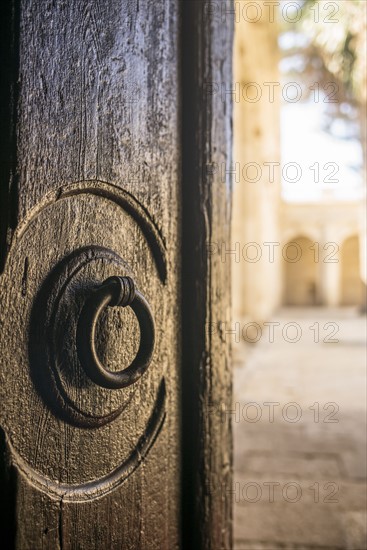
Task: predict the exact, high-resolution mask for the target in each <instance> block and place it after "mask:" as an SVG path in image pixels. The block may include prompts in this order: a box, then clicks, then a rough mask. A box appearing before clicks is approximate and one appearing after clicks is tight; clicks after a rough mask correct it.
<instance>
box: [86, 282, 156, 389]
mask: <svg viewBox="0 0 367 550" xmlns="http://www.w3.org/2000/svg"><path fill="white" fill-rule="evenodd" d="M107 306H110V307H113V306H122V307H126V306H130V307H131V309H132V310H133V311H134V313H135V315H136V317H137V319H138V322H139V328H140V344H139V349H138V352H137V354H136V356H135V358H134V359H133V361H132V363H131V364H130V365H129V366H128V367H127V368H125V369H123V370H120V371H117V372H113V371H110V370H108V369H106V368H105V367H104V366H103V364H102V363H101V361H100V360H99V358H98V355H97V352H96V349H95V332H96V325H97V321H98V319H99V317H100V315H101V313H102V311H103V310H104V309H105V308H106V307H107ZM154 343H155V326H154V319H153V315H152V312H151V309H150V306H149V304H148V302H147V300H146V299H145V298H144V296H143V295H142V294H141V293H140V292H139V291H138V290H137V289H136V287H135V283H134V281H133V279H132V278H131V277H117V276H116V277H109V278H108V279H106V280H105V281H104V282H103V283H102V284H101V285H100V286H99V287H98V288H97V289H96V290H95V291H94V292H93V293H92V294H91V296H90V298H88V300H87V301H86V302H85V304H84V306H83V308H82V311H81V313H80V316H79V320H78V325H77V331H76V347H77V353H78V357H79V361H80V363H81V365H82V367H83V369H84V371H85V373H86V374H87V376H88V377H89V378H90V379H91V380H92V381H93V382H95V383H96V384H98V385H99V386H102V387H103V388H108V389H120V388H126V387H127V386H130V385H131V384H134V383H135V382H136V381H137V380H138V379H139V378H140V377H141V376H142V375H143V374H144V373H145V371H146V370H147V368H148V367H149V365H150V362H151V360H152V356H153V351H154Z"/></svg>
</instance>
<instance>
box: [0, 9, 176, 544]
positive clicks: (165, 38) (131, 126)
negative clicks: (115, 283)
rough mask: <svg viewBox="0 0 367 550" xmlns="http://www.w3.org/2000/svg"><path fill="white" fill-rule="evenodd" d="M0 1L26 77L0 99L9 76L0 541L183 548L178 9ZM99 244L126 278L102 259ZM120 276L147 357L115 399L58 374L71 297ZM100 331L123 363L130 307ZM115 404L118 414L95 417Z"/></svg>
mask: <svg viewBox="0 0 367 550" xmlns="http://www.w3.org/2000/svg"><path fill="white" fill-rule="evenodd" d="M9 4H12V5H13V6H15V8H16V9H17V10H18V13H19V28H15V29H14V32H15V33H18V34H19V67H14V66H13V67H12V71H11V72H10V73H8V79H9V82H10V83H8V88H7V89H8V91H9V90H10V89H11V86H15V85H16V83H14V78H18V77H17V76H16V73H17V71H18V70H19V101H18V103H17V109H16V125H17V126H16V127H17V133H16V143H15V144H13V145H11V146H12V147H13V146H14V147H15V151H16V157H15V158H14V162H13V164H14V167H15V172H14V170H13V168H12V166H7V170H6V174H4V172H2V176H3V177H4V178H5V177H6V178H7V181H2V186H3V185H4V186H5V187H2V188H3V189H4V193H3V195H4V201H5V202H4V203H3V206H2V208H3V212H8V210H9V205H10V204H16V207H17V208H16V209H15V210H14V211H15V212H17V218H16V220H15V221H16V223H13V224H11V223H10V221H9V220H10V216H7V218H6V219H5V218H4V224H3V225H4V226H5V225H6V226H7V227H3V226H2V229H1V230H2V233H4V231H5V229H7V232H8V241H9V240H10V239H11V246H10V249H9V250H7V246H6V241H5V238H3V239H2V251H3V253H5V252H7V254H6V262H5V268H4V271H3V274H2V275H1V283H0V284H1V304H0V324H1V334H0V361H1V369H0V424H1V427H2V429H3V430H4V436H3V444H2V445H3V448H6V449H7V453H8V454H7V457H8V458H7V460H6V461H5V460H3V461H2V470H3V475H2V479H1V482H0V483H1V494H2V496H3V495H5V494H11V495H12V496H13V505H12V504H11V503H9V506H10V507H11V508H13V514H14V517H13V516H11V513H10V516H9V514H7V516H5V515H3V517H2V529H1V531H2V535H1V536H2V540H3V541H4V540H5V537H6V536H8V539H9V540H8V543H7V544H8V547H9V548H10V547H16V548H19V549H29V550H38V549H41V548H42V549H46V548H49V549H52V550H54V549H57V548H60V549H88V550H90V549H93V548H95V549H102V548H111V549H113V548H118V549H121V548H123V549H131V550H133V549H134V550H135V549H137V548H141V549H144V548H145V549H149V550H151V549H154V548H156V549H167V550H172V549H173V548H177V547H178V545H179V535H180V533H179V503H180V498H179V482H180V479H179V464H180V437H179V405H178V393H179V385H178V376H179V358H178V345H179V340H180V326H179V316H178V308H177V303H178V301H179V297H178V274H179V272H178V269H177V266H178V265H179V262H178V254H179V237H178V216H179V196H178V195H179V191H180V186H179V175H180V172H179V171H180V146H179V138H180V135H179V121H178V115H179V111H178V108H177V106H178V105H179V98H178V94H179V80H178V61H179V55H178V23H179V18H178V2H176V1H170V2H166V1H165V0H159V1H157V2H150V1H149V0H111V1H108V2H105V1H103V0H68V1H65V0H60V1H57V2H51V1H46V0H44V1H38V0H22V1H21V2H19V3H18V2H14V4H13V3H11V2H10V3H9ZM12 79H13V81H11V80H12ZM8 119H9V124H8V126H9V127H11V124H12V123H13V122H14V121H13V120H11V117H10V114H9V117H8ZM2 138H3V140H4V141H7V140H8V141H9V136H6V135H5V134H4V133H3V134H2ZM9 147H10V145H9ZM9 179H10V180H11V185H10V184H9ZM15 226H16V228H15ZM82 247H85V248H86V249H87V251H88V252H86V253H85V254H84V256H83V253H81V257H80V258H81V259H80V261H81V262H82V264H83V266H82V268H81V270H80V271H79V272H78V274H77V275H75V276H74V275H73V276H72V274H70V281H69V283H70V284H69V283H68V284H69V286H68V287H67V293H69V294H67V295H66V298H65V295H64V294H63V295H62V296H63V297H62V300H61V302H60V304H58V302H57V299H55V300H56V301H55V300H54V301H53V302H52V303H51V302H50V301H47V298H45V297H44V296H43V295H41V298H39V292H40V289H41V288H43V289H44V288H46V290H45V291H44V293H45V294H47V292H48V291H49V290H50V292H51V291H52V292H54V295H55V296H56V295H57V292H58V291H59V290H58V287H57V285H58V284H59V282H58V281H56V282H55V280H54V281H53V282H52V281H51V282H50V284H49V286H47V285H46V287H45V286H44V285H45V280H47V277H48V276H49V274H50V272H53V270H54V268H55V266H57V265H60V262H61V261H62V260H64V259H65V258H67V257H68V256H69V255H70V254H74V253H75V250H77V249H80V248H82ZM98 247H104V248H107V249H109V250H111V251H113V252H114V253H116V254H118V255H119V256H120V257H121V258H122V260H123V262H125V263H124V266H125V267H124V268H122V267H121V265H120V264H119V263H118V262H117V263H116V262H115V263H114V261H113V260H111V259H110V257H109V256H108V254H107V256H108V257H99V256H98V254H99V252H98V251H99V248H98ZM88 254H89V255H90V257H88V258H87V256H88ZM116 261H117V260H116ZM83 262H84V263H83ZM88 262H89V263H88ZM68 265H69V264H68ZM70 265H71V264H70ZM68 269H69V268H67V269H66V272H65V273H66V275H67V274H68ZM70 269H71V268H70ZM117 269H119V270H120V271H119V272H118V273H116V270H117ZM121 270H122V271H124V272H125V273H130V274H132V275H133V276H134V278H135V279H136V281H137V283H138V286H139V289H140V290H141V291H142V292H143V293H144V294H145V296H146V297H147V299H148V301H149V302H150V304H151V307H152V309H153V312H154V317H155V321H156V326H157V344H156V351H155V355H154V359H153V362H152V365H151V366H150V368H149V370H148V372H147V373H146V375H145V376H144V377H143V378H142V379H141V380H140V381H138V382H137V383H136V384H134V385H133V386H132V387H131V388H129V389H127V390H116V392H113V391H108V390H102V389H99V388H96V387H94V386H93V385H91V384H90V383H89V381H88V380H87V379H86V378H85V376H83V373H80V372H79V371H78V372H77V371H75V372H76V374H75V373H74V374H75V376H74V375H73V376H74V377H73V376H71V375H70V373H68V370H67V369H68V368H69V370H70V369H71V366H72V367H73V368H74V366H75V368H76V369H77V366H76V363H75V361H76V359H75V353H74V354H73V350H72V345H71V344H70V342H71V340H72V338H73V331H75V319H73V318H72V314H71V312H72V310H73V307H74V305H75V304H74V301H73V292H74V291H75V289H78V288H84V285H87V286H88V284H89V285H90V284H91V282H92V283H96V282H99V281H101V280H103V279H104V278H105V277H106V276H109V275H112V274H119V275H121V274H122V275H123V274H124V273H121ZM66 275H65V277H66ZM73 277H74V278H73ZM51 283H52V284H51ZM47 284H48V283H47ZM52 285H53V286H52ZM55 285H56V286H55ZM73 285H74V286H73ZM75 292H76V291H75ZM37 297H38V298H37ZM37 300H38V301H37ZM67 300H69V304H70V308H68V307H67V306H68V304H67ZM75 303H76V302H75ZM55 304H56V305H55ZM37 307H39V310H37ZM34 308H36V310H35V309H34ZM42 308H43V310H42ZM53 308H55V311H56V310H57V315H62V314H63V313H64V314H65V315H66V314H67V313H68V311H69V313H70V319H69V321H70V322H69V324H68V325H65V338H63V335H62V334H61V335H60V331H61V329H60V327H59V328H58V329H57V330H58V331H59V333H58V339H57V345H56V347H57V346H59V348H58V354H59V357H60V361H61V367H60V366H58V365H54V366H53V367H52V368H51V367H50V368H48V367H49V366H48V364H47V358H48V359H50V356H51V355H52V354H51V355H50V354H49V355H47V353H46V352H45V353H44V352H43V350H42V341H43V340H42V338H45V341H47V334H48V333H47V332H45V333H43V332H42V330H43V328H42V327H41V326H39V325H40V324H41V322H40V321H39V320H40V319H41V318H43V317H46V318H47V319H48V318H49V317H51V313H52V314H53V312H54V309H53ZM57 308H59V309H57ZM60 308H64V309H63V310H61V309H60ZM35 311H36V312H35ZM42 311H43V313H42ZM55 315H56V314H55ZM42 316H43V317H42ZM60 326H62V325H60ZM116 327H117V329H118V330H117V329H116ZM98 336H99V343H98V347H99V351H100V353H101V356H103V359H104V361H105V362H106V363H107V364H110V365H111V368H113V366H114V362H115V363H116V364H115V368H118V369H121V368H122V366H124V365H126V366H127V364H128V362H129V359H131V356H132V355H133V351H134V346H135V345H136V340H137V339H138V332H137V329H136V323H135V324H134V319H133V318H132V316H131V315H130V316H129V313H128V311H126V310H122V308H109V311H108V313H107V314H106V315H105V319H104V323H103V326H101V328H100V331H99V335H98ZM65 342H67V343H65ZM37 346H38V347H37ZM63 346H64V347H63ZM45 347H46V343H45ZM44 355H45V357H44ZM63 362H64V363H65V364H66V363H67V368H66V367H65V364H63ZM53 368H55V369H56V370H55V372H56V371H57V369H61V370H60V372H61V374H60V378H61V382H60V384H61V385H62V388H63V391H64V392H65V395H66V397H65V399H64V400H62V399H61V400H60V403H58V406H57V407H56V400H55V402H54V403H53V402H52V396H53V394H52V393H51V394H50V395H51V397H50V395H48V393H47V392H48V389H49V387H51V386H52V376H53V374H52V373H53V372H54V371H53V370H52V369H53ZM65 368H66V370H65ZM63 369H64V370H63ZM163 379H164V382H165V388H166V395H165V397H164V395H163V393H162V386H161V384H162V381H163ZM162 395H163V397H162ZM68 399H70V400H71V403H72V405H71V406H70V407H69V408H68V406H66V404H67V401H68ZM121 404H122V405H123V407H124V409H123V411H122V412H121V414H119V415H118V416H117V417H116V418H114V419H112V420H110V421H108V422H106V423H102V424H101V423H99V421H96V419H95V417H96V416H98V415H102V416H103V415H108V414H109V413H110V412H113V411H114V410H116V408H117V407H118V406H119V405H121ZM54 405H55V406H54ZM73 408H79V409H80V410H81V411H82V412H81V413H80V415H79V416H78V415H76V416H75V417H73V416H72V415H70V414H69V413H70V410H69V409H73ZM158 409H159V410H158ZM157 410H158V413H159V414H158V413H157ZM156 413H157V414H156ZM88 415H89V417H88ZM154 415H155V416H154ZM90 417H91V418H90ZM80 418H89V420H88V422H89V425H88V426H85V425H81V423H80ZM152 418H153V419H152ZM152 426H153V427H152ZM9 518H10V519H9ZM12 518H13V519H12ZM13 520H14V521H15V522H16V527H14V521H13ZM6 533H7V534H6ZM3 547H4V546H3Z"/></svg>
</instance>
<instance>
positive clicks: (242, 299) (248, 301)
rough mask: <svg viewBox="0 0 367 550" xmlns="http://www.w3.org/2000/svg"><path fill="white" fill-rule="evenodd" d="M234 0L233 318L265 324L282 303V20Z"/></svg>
mask: <svg viewBox="0 0 367 550" xmlns="http://www.w3.org/2000/svg"><path fill="white" fill-rule="evenodd" d="M235 4H237V5H239V6H241V11H240V13H239V14H236V15H237V24H236V32H235V47H234V83H233V94H234V100H235V101H234V163H235V164H234V166H233V170H234V202H233V234H232V249H235V247H236V246H237V247H238V246H239V248H240V257H239V260H240V261H238V262H233V268H232V273H233V282H232V284H233V290H234V292H233V309H234V317H235V318H239V317H243V316H246V317H247V318H249V319H251V320H252V321H257V322H262V321H266V320H267V319H269V317H270V316H271V315H272V314H273V312H274V310H275V309H276V307H277V306H278V305H279V304H280V302H281V261H280V258H281V253H280V252H279V251H280V247H279V246H278V247H275V255H274V260H273V259H272V257H271V253H272V251H271V248H272V246H273V245H272V244H269V243H277V242H278V243H279V242H280V235H279V234H280V228H279V207H280V183H281V182H280V95H281V92H280V86H279V85H274V83H275V84H276V83H279V73H278V61H279V58H278V55H279V54H278V44H277V38H278V25H277V24H276V22H275V21H274V20H272V19H271V18H270V16H269V10H266V9H265V8H263V9H262V10H261V11H262V13H261V14H260V13H259V11H260V10H259V11H257V12H256V11H254V8H253V7H251V6H250V5H249V7H248V10H247V11H246V5H247V4H252V5H253V4H254V2H250V3H249V2H248V0H245V1H241V2H236V3H235ZM257 5H259V6H260V5H261V2H257ZM236 243H239V245H238V244H236ZM249 243H254V244H252V245H249ZM264 243H267V244H264Z"/></svg>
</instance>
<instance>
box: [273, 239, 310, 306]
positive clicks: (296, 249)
mask: <svg viewBox="0 0 367 550" xmlns="http://www.w3.org/2000/svg"><path fill="white" fill-rule="evenodd" d="M313 243H314V241H313V240H312V239H310V238H309V237H308V236H305V235H298V236H297V237H296V238H294V239H291V240H289V241H288V242H287V243H286V244H285V245H284V246H283V250H282V253H283V274H284V297H283V302H284V304H285V305H287V306H300V307H302V306H314V305H317V303H318V295H319V281H318V265H317V263H316V261H315V252H314V250H312V248H311V247H312V245H313Z"/></svg>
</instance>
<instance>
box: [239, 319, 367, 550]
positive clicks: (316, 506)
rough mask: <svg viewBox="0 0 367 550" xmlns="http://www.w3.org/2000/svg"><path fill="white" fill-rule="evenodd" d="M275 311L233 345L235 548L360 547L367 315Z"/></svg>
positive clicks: (366, 520) (363, 514) (354, 549)
mask: <svg viewBox="0 0 367 550" xmlns="http://www.w3.org/2000/svg"><path fill="white" fill-rule="evenodd" d="M272 321H273V322H274V323H279V325H278V324H277V325H272V327H269V326H267V327H264V329H263V331H262V335H261V338H260V339H259V341H258V342H257V343H256V344H245V343H242V344H240V345H237V346H235V350H234V351H235V372H234V397H235V405H234V411H235V412H234V413H233V414H232V418H233V420H234V424H233V425H234V442H235V476H234V486H233V488H232V490H233V498H234V504H235V550H247V549H249V550H257V549H259V550H260V549H267V550H277V549H279V548H282V549H284V550H306V549H307V550H309V549H312V550H315V549H317V550H321V549H322V550H330V549H333V550H365V549H366V548H367V543H366V525H367V516H366V355H365V337H366V318H365V317H362V316H360V315H358V313H357V312H356V311H355V310H352V309H345V310H325V309H309V310H306V309H304V310H301V309H288V310H282V311H281V313H280V314H279V315H278V316H277V318H275V319H273V320H272ZM247 328H248V329H249V330H248V331H247V332H248V334H249V335H250V337H251V338H255V337H256V335H255V336H254V335H253V333H251V331H250V329H251V327H247ZM271 330H274V334H273V335H272V334H271ZM259 334H260V333H259ZM259 334H258V337H259ZM296 340H297V341H296ZM331 340H338V342H332V341H331Z"/></svg>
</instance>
